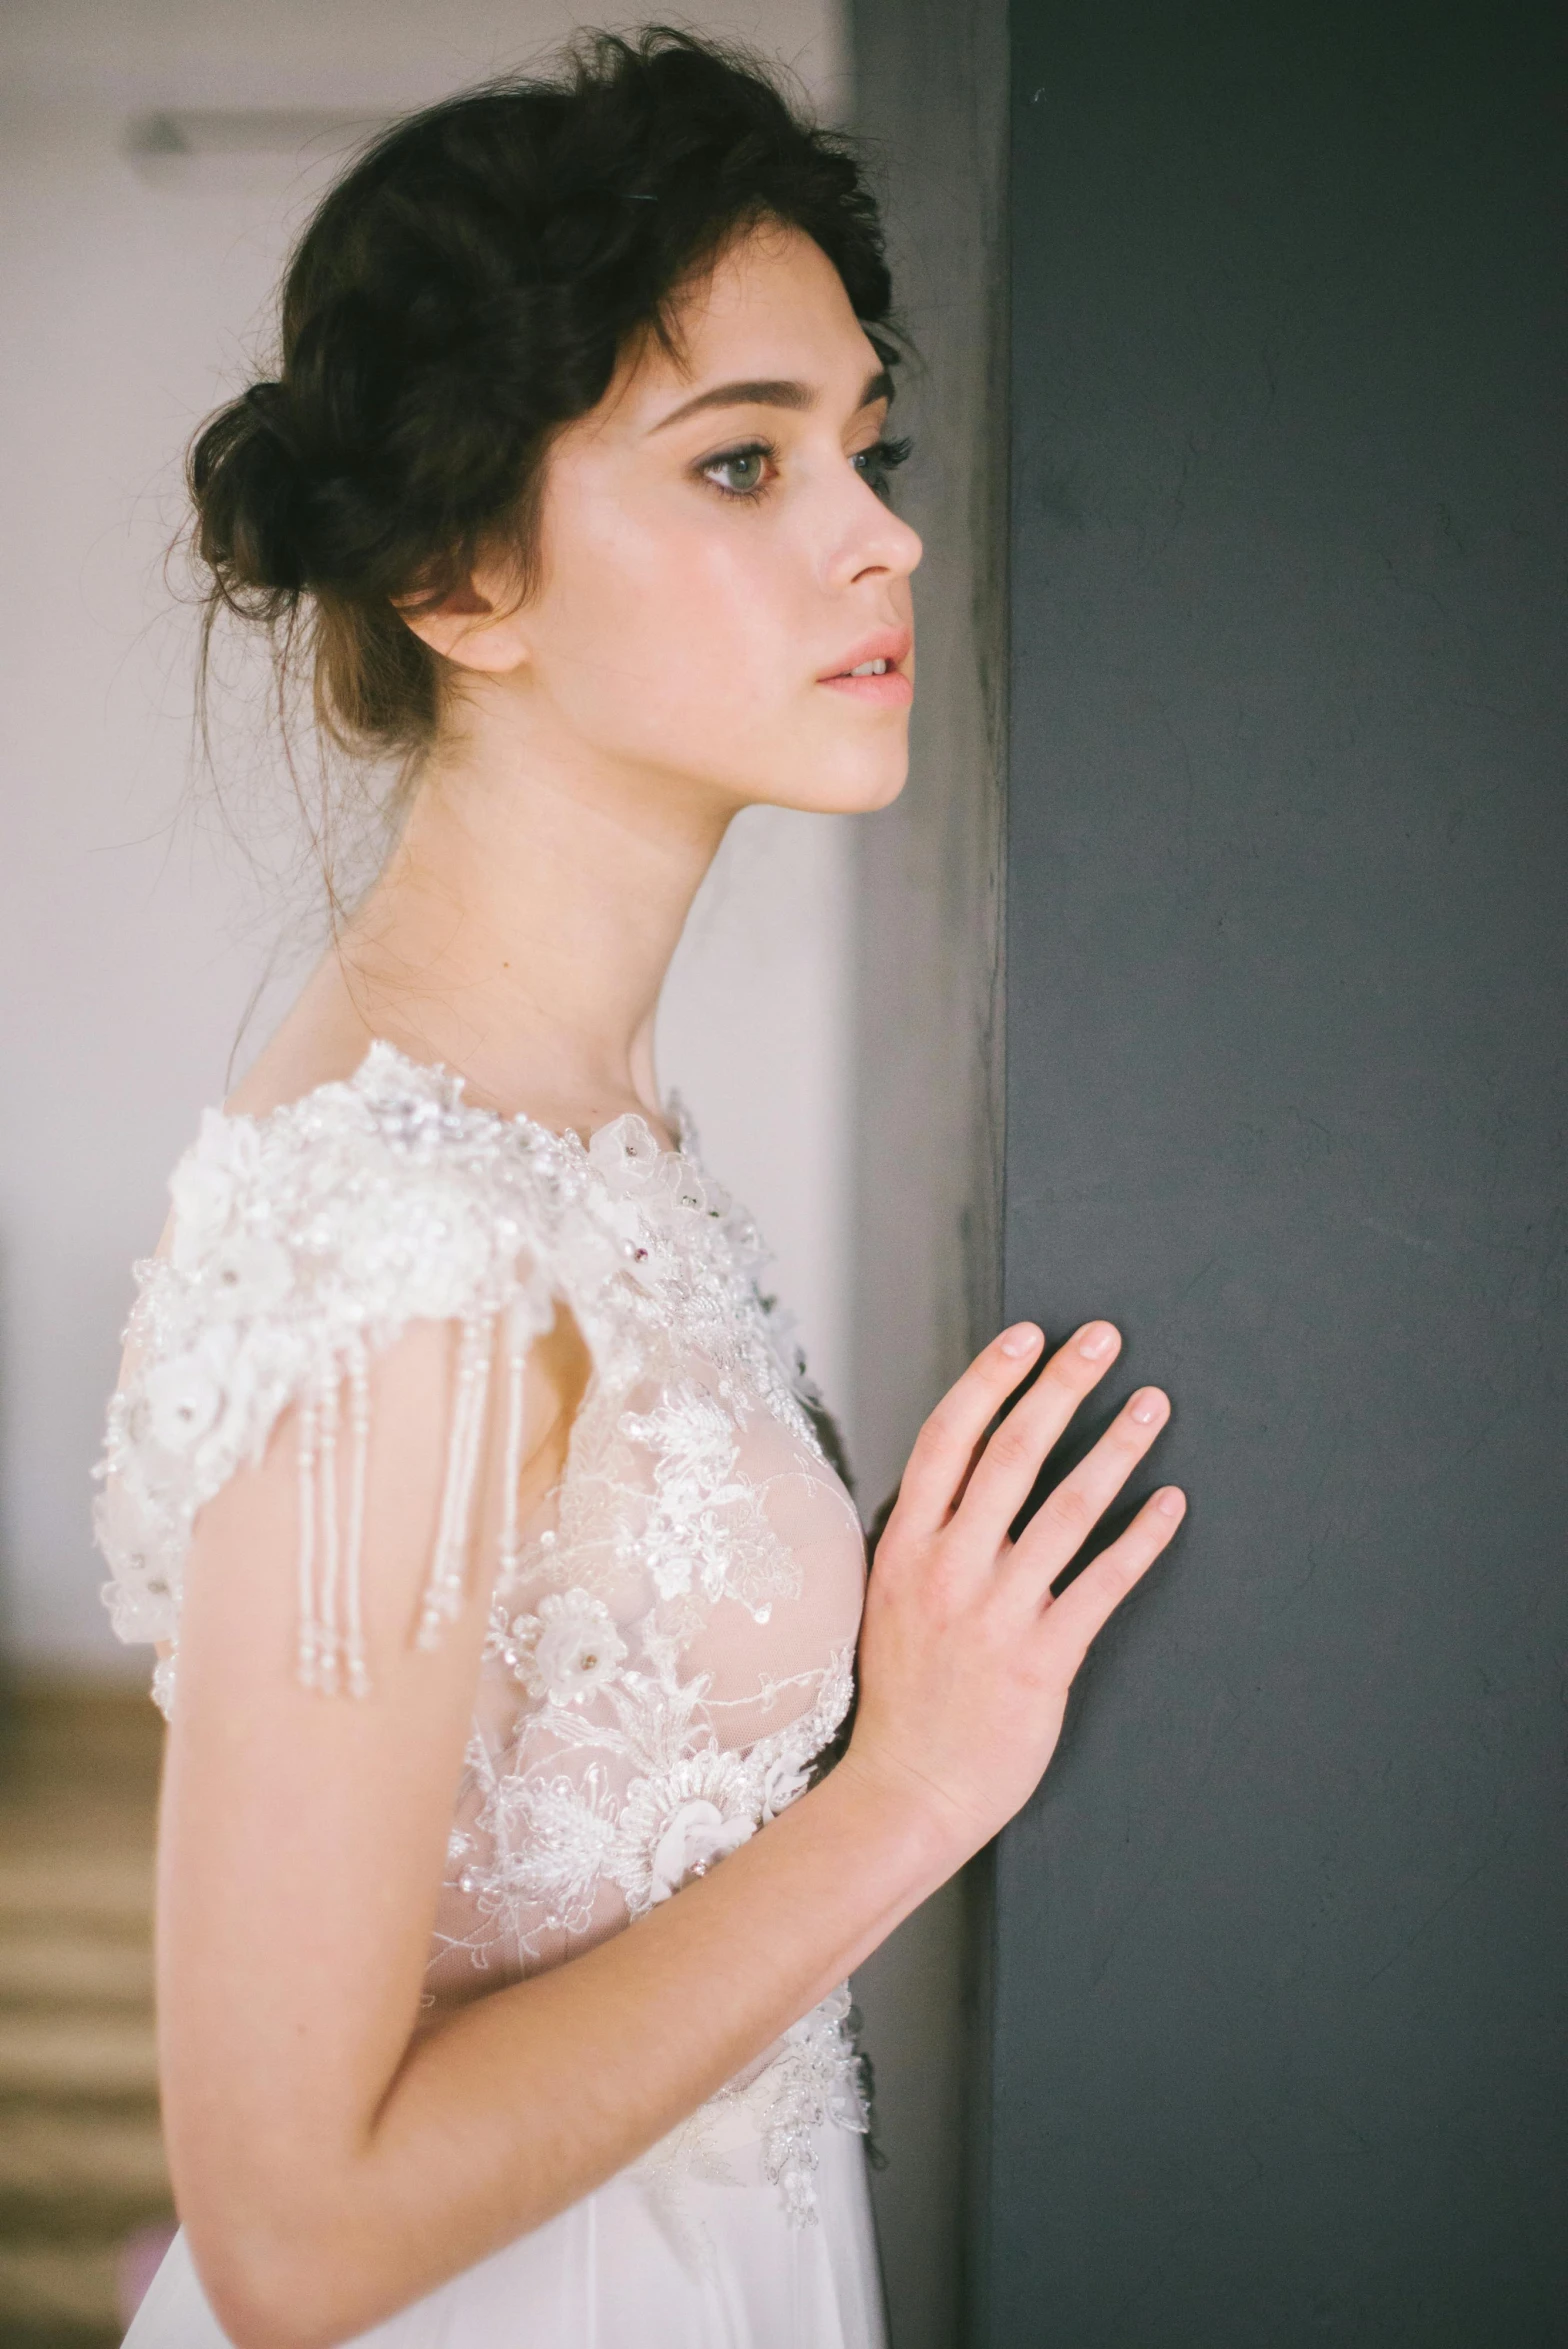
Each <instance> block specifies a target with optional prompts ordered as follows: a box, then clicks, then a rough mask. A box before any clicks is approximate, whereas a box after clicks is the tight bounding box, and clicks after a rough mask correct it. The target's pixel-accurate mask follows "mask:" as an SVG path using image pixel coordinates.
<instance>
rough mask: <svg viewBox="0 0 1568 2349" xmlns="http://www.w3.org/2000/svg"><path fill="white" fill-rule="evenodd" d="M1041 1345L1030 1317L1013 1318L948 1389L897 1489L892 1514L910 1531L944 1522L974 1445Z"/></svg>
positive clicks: (919, 1438) (918, 1438) (1040, 1332)
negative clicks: (1025, 1319) (1009, 1325)
mask: <svg viewBox="0 0 1568 2349" xmlns="http://www.w3.org/2000/svg"><path fill="white" fill-rule="evenodd" d="M1044 1344H1045V1333H1044V1331H1043V1330H1041V1329H1038V1328H1037V1327H1036V1325H1035V1324H1034V1323H1033V1322H1032V1321H1020V1322H1017V1323H1015V1324H1014V1326H1013V1327H1012V1328H1011V1329H1004V1330H1003V1331H1002V1333H1001V1335H1000V1337H997V1338H993V1339H992V1341H991V1343H990V1345H989V1346H987V1347H986V1348H985V1350H984V1352H983V1353H981V1354H977V1355H976V1356H975V1359H974V1361H973V1362H971V1363H970V1365H969V1368H968V1369H967V1370H966V1371H965V1372H964V1374H963V1377H962V1378H960V1379H957V1380H955V1382H954V1384H953V1385H952V1386H950V1387H949V1388H948V1390H947V1393H946V1394H945V1395H944V1396H943V1397H942V1400H941V1402H940V1403H938V1405H937V1407H936V1409H935V1410H934V1411H933V1412H932V1413H931V1415H930V1417H929V1418H928V1419H927V1420H926V1423H925V1425H924V1426H923V1427H922V1428H921V1430H920V1433H919V1435H917V1436H916V1438H915V1441H914V1447H913V1449H912V1450H911V1452H910V1455H909V1465H908V1467H907V1468H906V1469H905V1470H904V1474H903V1480H902V1482H901V1483H900V1485H899V1488H898V1503H897V1509H896V1515H897V1516H898V1518H899V1520H900V1521H901V1522H902V1523H903V1524H905V1525H907V1526H909V1527H910V1528H911V1530H913V1531H915V1532H919V1533H928V1532H934V1531H935V1530H936V1528H937V1527H938V1526H941V1525H945V1524H946V1522H947V1516H948V1511H949V1510H950V1509H951V1508H952V1505H953V1497H954V1495H955V1494H956V1492H957V1491H958V1488H959V1486H960V1484H961V1483H962V1482H963V1480H964V1478H965V1476H966V1475H967V1474H968V1472H969V1466H970V1463H971V1461H972V1460H973V1458H974V1452H975V1446H976V1444H978V1443H979V1441H980V1439H981V1437H982V1436H983V1435H984V1434H985V1431H986V1429H987V1428H988V1427H989V1426H990V1424H991V1421H992V1420H993V1419H994V1418H995V1417H996V1415H997V1413H998V1411H999V1410H1000V1409H1001V1407H1002V1405H1003V1404H1004V1403H1005V1402H1006V1400H1007V1398H1008V1396H1009V1395H1010V1394H1011V1393H1012V1391H1013V1389H1014V1387H1016V1386H1017V1384H1018V1381H1019V1380H1020V1379H1021V1378H1022V1377H1023V1375H1024V1373H1025V1372H1026V1371H1027V1370H1028V1368H1029V1365H1030V1364H1031V1363H1032V1362H1033V1361H1035V1360H1036V1358H1037V1357H1038V1355H1039V1352H1040V1349H1041V1347H1042V1346H1043V1345H1044Z"/></svg>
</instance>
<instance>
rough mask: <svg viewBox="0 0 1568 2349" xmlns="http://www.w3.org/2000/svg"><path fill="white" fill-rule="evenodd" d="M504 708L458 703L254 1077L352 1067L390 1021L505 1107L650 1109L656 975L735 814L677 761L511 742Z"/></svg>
mask: <svg viewBox="0 0 1568 2349" xmlns="http://www.w3.org/2000/svg"><path fill="white" fill-rule="evenodd" d="M498 698H499V697H498ZM503 715H504V712H495V713H493V714H492V713H491V712H490V711H489V710H487V709H485V708H483V707H482V708H480V709H479V710H476V711H474V712H472V713H471V720H472V722H471V723H469V724H468V725H467V726H466V727H465V730H464V733H463V735H462V736H461V738H459V739H458V740H456V741H454V742H453V743H451V744H450V745H448V746H445V747H443V749H442V750H441V751H440V753H439V754H438V755H436V756H434V757H433V758H432V761H431V763H430V766H429V768H428V770H427V772H426V773H425V775H424V776H423V777H422V778H421V781H420V784H419V787H418V790H417V792H416V795H415V798H414V801H413V804H412V807H411V809H410V812H409V815H408V817H407V820H406V822H405V824H404V827H403V831H402V833H401V835H400V837H399V840H398V842H397V845H396V847H395V848H394V850H393V852H392V854H391V856H390V857H389V859H388V862H387V865H386V867H385V869H384V870H383V872H382V873H381V875H380V877H379V878H378V880H377V881H376V883H375V885H374V886H373V888H372V889H371V891H370V893H369V895H368V896H367V898H366V899H365V901H364V903H363V904H362V905H361V906H360V907H359V908H357V909H356V911H355V913H354V915H353V916H352V917H351V919H350V921H349V922H348V923H347V924H346V926H345V928H344V930H343V933H342V935H341V936H340V939H339V941H338V945H337V949H336V951H335V952H334V953H333V954H329V955H328V956H327V957H326V958H325V960H324V961H323V963H322V964H321V965H320V967H319V968H318V970H317V971H316V973H315V975H314V976H313V978H312V979H311V981H310V982H309V984H308V985H307V987H306V988H305V990H304V993H303V994H302V995H301V997H300V999H299V1001H298V1002H297V1003H296V1005H295V1006H294V1009H293V1010H292V1011H291V1012H290V1014H289V1015H288V1018H287V1019H286V1020H285V1022H284V1025H283V1028H282V1029H281V1030H280V1031H279V1034H278V1036H277V1038H275V1039H274V1043H273V1045H269V1046H268V1048H267V1051H266V1052H265V1053H264V1054H263V1056H262V1061H263V1062H264V1063H266V1062H272V1063H274V1065H273V1067H272V1068H271V1069H270V1070H269V1071H268V1072H267V1074H266V1076H265V1077H263V1086H264V1088H267V1087H276V1086H278V1085H279V1084H281V1085H283V1087H284V1088H285V1089H286V1090H293V1091H298V1090H300V1089H301V1087H300V1086H299V1084H298V1082H297V1081H295V1080H294V1079H293V1078H291V1077H290V1075H289V1074H288V1068H289V1066H290V1064H292V1066H293V1067H294V1068H296V1069H297V1068H298V1067H299V1066H300V1063H301V1058H302V1055H303V1058H304V1060H305V1061H307V1062H308V1061H310V1060H312V1059H313V1057H314V1054H315V1051H316V1050H317V1049H319V1050H320V1051H321V1052H322V1053H324V1055H325V1058H326V1060H327V1061H329V1062H332V1063H334V1064H341V1063H343V1062H348V1063H349V1064H350V1065H357V1063H358V1060H359V1058H361V1057H362V1055H363V1048H364V1046H365V1044H367V1043H368V1042H369V1040H370V1038H371V1037H373V1036H384V1037H386V1038H387V1039H388V1040H389V1041H390V1042H392V1043H393V1044H395V1045H397V1046H398V1048H399V1049H400V1050H402V1051H405V1052H407V1053H408V1054H409V1055H410V1057H411V1058H413V1059H416V1060H423V1061H430V1062H435V1061H441V1062H444V1063H445V1064H446V1065H447V1066H448V1067H450V1068H452V1069H455V1070H457V1071H458V1072H460V1073H461V1074H462V1076H463V1077H464V1078H465V1080H466V1083H467V1091H468V1096H469V1098H470V1099H472V1100H474V1101H475V1102H479V1103H482V1104H485V1105H487V1106H490V1107H494V1108H497V1109H501V1110H503V1111H505V1112H506V1113H507V1114H509V1115H511V1114H515V1113H517V1112H519V1111H526V1112H527V1114H528V1115H530V1116H531V1117H535V1118H538V1119H539V1120H540V1121H541V1122H542V1123H544V1124H546V1125H551V1126H555V1127H558V1128H564V1127H567V1126H575V1127H577V1128H578V1129H579V1130H581V1131H588V1130H591V1129H592V1128H593V1127H594V1126H596V1125H601V1124H603V1123H604V1122H605V1120H606V1119H607V1118H611V1117H614V1116H617V1115H618V1114H620V1112H621V1111H623V1110H627V1109H633V1108H637V1109H641V1110H643V1111H644V1112H646V1113H648V1114H649V1115H651V1117H652V1118H653V1119H654V1121H655V1122H656V1123H657V1122H658V1120H659V1118H660V1114H661V1112H660V1103H659V1097H658V1084H657V1079H656V1076H655V1071H654V1057H653V1029H654V1018H655V1014H656V1012H657V1009H658V1000H659V990H660V988H661V987H662V985H663V982H664V976H665V973H666V971H667V969H668V968H669V963H670V958H671V956H672V955H673V954H674V951H675V947H676V944H677V942H678V940H679V938H680V934H681V929H682V926H683V925H684V923H685V920H686V916H687V913H688V912H689V910H690V907H691V902H692V899H693V897H694V896H695V895H696V892H697V889H698V887H699V885H700V883H701V881H702V878H703V875H704V874H705V873H706V871H707V869H708V867H709V865H710V864H711V863H712V861H713V858H714V855H715V853H716V852H717V850H718V847H719V844H720V842H721V840H722V839H723V836H724V832H725V829H726V826H727V824H728V821H729V817H730V814H731V813H732V812H733V811H732V810H731V809H729V808H726V807H723V806H721V805H719V804H718V803H717V802H716V801H715V799H714V798H713V796H712V795H711V794H709V793H698V792H697V791H695V790H694V789H693V788H692V787H691V786H690V785H689V784H687V783H686V782H685V781H684V779H683V778H681V777H679V776H674V775H669V774H664V775H650V774H648V773H646V772H642V771H639V772H637V773H635V774H634V773H631V772H629V771H628V770H627V769H626V768H625V767H624V766H620V765H617V764H612V763H607V762H606V761H605V760H604V759H603V758H602V757H591V756H589V755H587V754H585V753H582V752H580V751H579V752H576V753H575V755H574V753H573V751H572V749H571V748H570V747H568V748H567V749H566V750H565V751H564V752H563V748H562V746H560V745H558V744H557V745H548V744H543V743H540V742H539V741H537V740H533V741H528V742H523V741H520V740H519V737H518V733H517V731H515V730H508V729H507V728H506V727H505V725H504V724H499V723H497V722H496V720H497V718H499V717H501V716H503ZM275 1047H280V1048H281V1053H280V1054H275ZM279 1063H281V1065H279ZM325 1073H327V1074H340V1073H345V1072H344V1070H343V1069H342V1067H341V1066H338V1065H334V1066H333V1067H330V1068H328V1069H327V1070H326V1071H325ZM253 1075H256V1076H258V1077H262V1076H263V1072H262V1064H261V1063H258V1067H257V1070H256V1071H254V1072H253ZM310 1081H312V1082H315V1081H319V1079H318V1078H312V1079H311V1080H310ZM251 1090H252V1087H251V1080H250V1079H249V1078H247V1080H246V1083H245V1085H244V1086H242V1087H241V1089H240V1094H239V1095H238V1096H236V1097H235V1103H234V1105H235V1106H248V1105H249V1104H248V1103H246V1102H245V1100H244V1098H243V1096H244V1095H246V1094H248V1093H249V1092H250V1091H251Z"/></svg>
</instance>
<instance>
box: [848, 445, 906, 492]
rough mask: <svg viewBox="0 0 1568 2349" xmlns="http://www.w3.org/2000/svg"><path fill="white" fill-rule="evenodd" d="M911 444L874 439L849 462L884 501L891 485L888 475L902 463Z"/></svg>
mask: <svg viewBox="0 0 1568 2349" xmlns="http://www.w3.org/2000/svg"><path fill="white" fill-rule="evenodd" d="M911 445H912V444H911V443H910V442H909V441H907V440H875V441H873V442H872V444H871V446H870V448H869V449H861V450H860V451H859V452H858V454H857V455H855V456H853V457H851V459H850V463H851V464H852V465H853V466H854V468H855V471H856V472H857V473H858V474H859V475H860V477H861V479H862V480H863V481H866V482H868V483H869V484H870V486H871V487H872V488H873V489H874V490H875V491H876V493H877V496H878V497H879V498H882V499H883V500H884V501H885V500H886V499H887V497H888V495H889V494H890V492H891V490H892V487H893V484H892V482H891V481H890V480H889V478H888V476H889V474H891V473H892V472H894V471H895V469H896V468H897V467H898V466H900V465H902V464H903V462H904V460H905V458H906V457H907V456H908V455H909V451H910V448H911Z"/></svg>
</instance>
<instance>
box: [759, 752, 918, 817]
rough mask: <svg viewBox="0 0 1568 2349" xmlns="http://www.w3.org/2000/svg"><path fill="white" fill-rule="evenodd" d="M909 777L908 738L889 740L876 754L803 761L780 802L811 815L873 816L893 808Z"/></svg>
mask: <svg viewBox="0 0 1568 2349" xmlns="http://www.w3.org/2000/svg"><path fill="white" fill-rule="evenodd" d="M908 780H909V745H908V742H907V740H906V741H901V742H899V743H898V744H896V745H895V744H893V743H888V744H887V745H886V746H885V747H884V748H883V749H882V750H881V751H880V752H879V753H878V754H877V755H875V756H872V757H868V756H866V755H865V754H864V753H862V755H861V756H859V757H857V758H851V759H840V760H833V759H821V758H819V759H815V760H809V761H802V763H801V765H800V767H798V768H797V769H796V772H795V774H794V776H792V777H791V779H790V785H789V786H787V787H786V788H785V789H784V790H782V791H780V792H779V793H778V794H777V795H776V804H777V805H779V806H781V807H793V808H799V809H801V810H802V811H803V812H804V813H806V814H810V815H821V816H872V815H875V814H876V812H877V809H878V808H883V807H891V806H892V804H893V802H894V800H895V799H897V797H898V795H899V793H900V792H901V791H902V790H903V788H904V785H905V784H906V783H907V782H908ZM768 796H769V798H775V795H774V794H773V793H769V794H768Z"/></svg>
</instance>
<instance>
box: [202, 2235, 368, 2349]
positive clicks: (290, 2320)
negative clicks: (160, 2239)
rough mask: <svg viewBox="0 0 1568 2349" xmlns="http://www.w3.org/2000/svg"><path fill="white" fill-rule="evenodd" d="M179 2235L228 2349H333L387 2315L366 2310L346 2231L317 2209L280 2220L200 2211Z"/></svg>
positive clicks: (362, 2285)
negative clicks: (188, 2247) (187, 2247)
mask: <svg viewBox="0 0 1568 2349" xmlns="http://www.w3.org/2000/svg"><path fill="white" fill-rule="evenodd" d="M185 2233H186V2240H187V2242H188V2244H189V2246H190V2253H191V2260H192V2264H193V2265H194V2267H195V2269H196V2273H197V2276H198V2277H199V2278H200V2281H201V2286H202V2290H203V2291H204V2292H205V2294H206V2296H207V2302H208V2305H209V2307H210V2308H211V2310H212V2313H213V2315H214V2316H215V2317H216V2318H217V2320H218V2323H219V2324H220V2326H221V2327H222V2329H223V2331H224V2333H225V2334H226V2335H227V2337H228V2339H229V2340H230V2342H232V2343H233V2349H336V2344H338V2343H339V2342H342V2341H347V2340H351V2339H352V2338H353V2336H354V2335H355V2334H356V2333H361V2332H363V2331H364V2330H365V2329H366V2327H367V2326H368V2325H370V2324H372V2323H373V2322H374V2321H375V2319H376V2318H377V2317H378V2316H385V2315H388V2314H390V2313H391V2312H390V2311H389V2310H388V2309H386V2308H385V2307H376V2306H372V2305H371V2299H372V2294H371V2292H370V2290H368V2289H367V2279H366V2278H364V2277H363V2276H362V2275H361V2274H360V2273H359V2272H358V2271H359V2268H360V2262H359V2261H358V2260H357V2259H356V2258H355V2257H354V2256H353V2253H352V2251H351V2250H350V2248H349V2243H348V2241H347V2239H346V2238H347V2230H345V2229H340V2228H338V2227H337V2226H335V2225H334V2224H333V2223H332V2221H331V2218H330V2215H329V2214H328V2213H327V2212H326V2211H324V2210H323V2209H321V2208H318V2210H317V2211H316V2212H315V2213H313V2214H311V2215H310V2216H308V2217H304V2216H301V2215H300V2214H298V2213H291V2214H290V2215H289V2216H288V2217H287V2218H283V2217H281V2216H272V2217H267V2216H261V2215H258V2213H257V2212H256V2210H255V2209H254V2207H253V2208H252V2209H250V2210H248V2211H247V2212H246V2213H245V2215H244V2216H243V2218H240V2217H237V2216H236V2214H234V2213H233V2212H227V2213H225V2212H219V2211H206V2212H201V2213H199V2214H196V2215H192V2216H188V2217H187V2219H186V2221H185Z"/></svg>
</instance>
